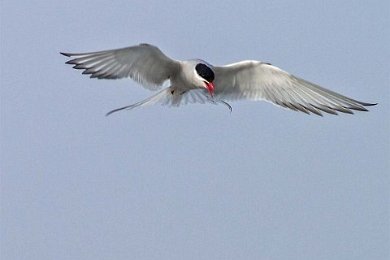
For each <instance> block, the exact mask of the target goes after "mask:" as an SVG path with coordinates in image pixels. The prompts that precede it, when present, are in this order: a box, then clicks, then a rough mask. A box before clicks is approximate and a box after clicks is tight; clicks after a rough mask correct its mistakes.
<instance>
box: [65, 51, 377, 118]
mask: <svg viewBox="0 0 390 260" xmlns="http://www.w3.org/2000/svg"><path fill="white" fill-rule="evenodd" d="M61 54H63V55H65V56H67V57H72V58H73V59H71V60H69V61H67V62H66V63H67V64H73V65H74V66H73V68H75V69H82V70H84V71H83V74H90V77H91V78H98V79H120V78H131V79H133V80H135V81H137V82H139V83H141V84H142V85H143V86H144V87H145V88H148V89H151V90H158V89H159V88H160V87H161V86H162V85H163V83H164V82H165V81H168V80H169V81H170V86H169V87H167V88H165V89H163V90H161V91H159V92H158V93H157V94H155V95H153V96H151V97H149V98H147V99H145V100H143V101H140V102H137V103H135V104H132V105H129V106H125V107H121V108H118V109H114V110H112V111H110V112H108V113H107V115H109V114H111V113H114V112H117V111H120V110H124V109H133V108H136V107H142V106H147V105H152V104H156V103H161V104H165V105H170V106H179V105H181V104H185V103H196V102H198V103H213V104H217V103H222V104H225V105H227V106H228V107H229V109H230V110H232V107H231V106H230V105H229V104H228V103H227V102H226V101H224V100H237V99H249V100H265V101H269V102H272V103H274V104H276V105H278V106H281V107H284V108H289V109H292V110H295V111H301V112H304V113H306V114H310V113H314V114H317V115H320V116H322V113H321V112H322V111H323V112H326V113H330V114H335V115H337V112H343V113H349V114H353V112H352V110H359V111H367V109H366V108H365V106H373V105H376V104H371V103H365V102H361V101H357V100H354V99H352V98H349V97H346V96H343V95H341V94H338V93H336V92H333V91H331V90H328V89H325V88H322V87H320V86H318V85H316V84H313V83H311V82H308V81H306V80H304V79H301V78H298V77H296V76H294V75H291V74H289V73H288V72H286V71H283V70H281V69H280V68H278V67H275V66H273V65H271V64H269V63H265V62H261V61H255V60H245V61H240V62H237V63H233V64H229V65H225V66H212V65H211V64H209V63H207V62H205V61H203V60H199V59H196V60H185V61H178V60H173V59H171V58H169V57H167V56H166V55H165V54H164V53H162V52H161V51H160V49H158V48H157V47H155V46H153V45H150V44H140V45H136V46H131V47H127V48H121V49H115V50H106V51H99V52H90V53H63V52H61Z"/></svg>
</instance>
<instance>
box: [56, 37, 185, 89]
mask: <svg viewBox="0 0 390 260" xmlns="http://www.w3.org/2000/svg"><path fill="white" fill-rule="evenodd" d="M61 54H63V55H65V56H68V57H72V58H73V59H71V60H69V61H67V62H66V63H67V64H73V65H74V66H73V68H75V69H81V70H84V71H83V74H90V75H91V78H98V79H120V78H127V77H130V78H132V79H133V80H135V81H137V82H139V83H141V84H142V85H143V86H144V87H146V88H149V89H152V90H156V89H158V87H159V86H161V85H162V84H163V83H164V81H166V80H168V79H169V78H170V77H171V76H172V75H174V74H175V73H177V72H178V70H179V69H180V63H179V62H178V61H176V60H173V59H170V58H169V57H167V56H166V55H165V54H164V53H162V52H161V51H160V49H158V48H157V47H155V46H153V45H149V44H140V45H137V46H131V47H127V48H122V49H115V50H107V51H99V52H90V53H63V52H61Z"/></svg>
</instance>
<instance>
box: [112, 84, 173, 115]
mask: <svg viewBox="0 0 390 260" xmlns="http://www.w3.org/2000/svg"><path fill="white" fill-rule="evenodd" d="M171 88H172V87H169V88H165V89H163V90H161V91H159V92H158V93H156V94H155V95H153V96H150V97H148V98H147V99H144V100H142V101H139V102H137V103H134V104H132V105H128V106H125V107H120V108H117V109H114V110H111V111H110V112H108V113H107V114H106V116H109V115H111V114H112V113H115V112H118V111H121V110H130V109H133V108H137V107H144V106H149V105H155V104H157V103H160V104H168V103H170V102H171V100H170V99H171V96H172V94H171V91H172V89H171Z"/></svg>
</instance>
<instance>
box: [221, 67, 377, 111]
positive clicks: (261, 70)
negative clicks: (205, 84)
mask: <svg viewBox="0 0 390 260" xmlns="http://www.w3.org/2000/svg"><path fill="white" fill-rule="evenodd" d="M214 70H215V80H214V85H215V95H216V96H217V97H219V98H221V99H227V100H234V99H251V100H266V101H270V102H272V103H274V104H276V105H279V106H282V107H285V108H289V109H292V110H295V111H302V112H304V113H307V114H309V113H310V112H311V113H314V114H317V115H322V114H321V111H324V112H326V113H330V114H337V111H339V112H343V113H349V114H353V112H352V110H360V111H367V109H366V108H365V106H372V105H376V104H370V103H364V102H361V101H357V100H354V99H352V98H349V97H346V96H343V95H341V94H338V93H336V92H333V91H331V90H328V89H325V88H322V87H320V86H318V85H316V84H313V83H310V82H308V81H306V80H304V79H300V78H298V77H295V76H293V75H291V74H289V73H287V72H285V71H283V70H281V69H279V68H277V67H275V66H272V65H270V64H268V63H263V62H260V61H241V62H238V63H234V64H230V65H226V66H222V67H214Z"/></svg>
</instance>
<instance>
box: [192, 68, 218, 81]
mask: <svg viewBox="0 0 390 260" xmlns="http://www.w3.org/2000/svg"><path fill="white" fill-rule="evenodd" d="M195 70H196V73H198V75H199V76H201V77H202V78H204V79H205V80H207V81H208V82H213V81H214V72H213V71H212V70H211V69H210V68H209V67H208V66H207V65H205V64H203V63H199V64H197V65H196V66H195Z"/></svg>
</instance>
